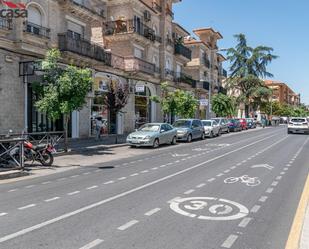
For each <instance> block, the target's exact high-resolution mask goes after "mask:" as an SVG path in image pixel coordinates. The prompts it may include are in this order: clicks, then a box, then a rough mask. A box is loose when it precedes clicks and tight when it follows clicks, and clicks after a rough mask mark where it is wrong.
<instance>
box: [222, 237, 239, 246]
mask: <svg viewBox="0 0 309 249" xmlns="http://www.w3.org/2000/svg"><path fill="white" fill-rule="evenodd" d="M237 239H238V236H237V235H234V234H231V235H230V236H229V237H228V238H227V239H226V240H225V241H224V242H223V244H222V245H221V247H224V248H231V247H232V245H233V244H234V242H235V241H236V240H237Z"/></svg>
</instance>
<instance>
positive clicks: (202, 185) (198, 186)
mask: <svg viewBox="0 0 309 249" xmlns="http://www.w3.org/2000/svg"><path fill="white" fill-rule="evenodd" d="M205 185H206V183H201V184H199V185H197V186H196V188H202V187H204V186H205Z"/></svg>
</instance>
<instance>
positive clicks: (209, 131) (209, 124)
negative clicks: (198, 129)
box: [202, 120, 221, 137]
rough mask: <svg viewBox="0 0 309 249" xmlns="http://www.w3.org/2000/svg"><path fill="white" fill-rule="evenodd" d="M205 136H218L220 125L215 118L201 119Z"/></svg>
mask: <svg viewBox="0 0 309 249" xmlns="http://www.w3.org/2000/svg"><path fill="white" fill-rule="evenodd" d="M202 123H203V126H204V131H205V136H206V137H214V136H220V135H221V134H220V125H219V124H218V123H217V122H216V121H215V120H202Z"/></svg>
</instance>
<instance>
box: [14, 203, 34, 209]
mask: <svg viewBox="0 0 309 249" xmlns="http://www.w3.org/2000/svg"><path fill="white" fill-rule="evenodd" d="M35 206H36V204H29V205H27V206H23V207H20V208H18V209H19V210H24V209H27V208H32V207H35Z"/></svg>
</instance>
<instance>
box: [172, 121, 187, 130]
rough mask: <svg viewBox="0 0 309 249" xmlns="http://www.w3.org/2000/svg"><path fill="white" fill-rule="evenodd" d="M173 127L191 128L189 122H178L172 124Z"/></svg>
mask: <svg viewBox="0 0 309 249" xmlns="http://www.w3.org/2000/svg"><path fill="white" fill-rule="evenodd" d="M173 126H174V127H185V128H189V127H190V126H191V122H190V121H189V120H178V121H176V122H175V123H174V125H173Z"/></svg>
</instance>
